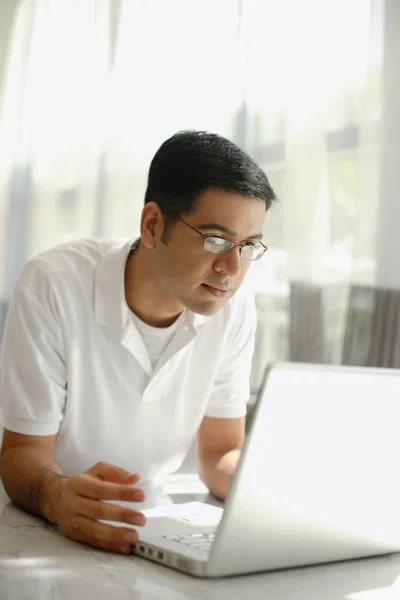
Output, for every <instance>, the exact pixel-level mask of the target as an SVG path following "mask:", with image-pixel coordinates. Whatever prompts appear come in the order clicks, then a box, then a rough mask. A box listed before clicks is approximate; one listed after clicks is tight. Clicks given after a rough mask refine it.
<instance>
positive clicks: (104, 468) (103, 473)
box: [86, 462, 140, 485]
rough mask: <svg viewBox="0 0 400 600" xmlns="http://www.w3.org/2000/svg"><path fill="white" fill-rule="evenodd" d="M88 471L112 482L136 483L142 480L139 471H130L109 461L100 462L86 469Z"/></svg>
mask: <svg viewBox="0 0 400 600" xmlns="http://www.w3.org/2000/svg"><path fill="white" fill-rule="evenodd" d="M86 473H87V474H90V475H94V476H95V477H99V478H100V479H103V480H104V481H110V482H112V483H125V484H128V485H135V484H136V483H139V481H140V475H139V474H138V473H129V471H126V470H125V469H121V467H117V466H116V465H112V464H110V463H107V462H98V463H97V464H95V465H94V467H92V468H91V469H89V470H88V471H86Z"/></svg>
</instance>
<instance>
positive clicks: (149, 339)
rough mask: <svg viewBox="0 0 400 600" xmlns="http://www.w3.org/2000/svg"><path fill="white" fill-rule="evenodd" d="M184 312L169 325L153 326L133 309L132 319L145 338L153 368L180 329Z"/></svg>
mask: <svg viewBox="0 0 400 600" xmlns="http://www.w3.org/2000/svg"><path fill="white" fill-rule="evenodd" d="M184 314H185V311H183V312H182V313H181V314H180V315H179V317H178V318H177V320H176V321H175V322H174V323H172V325H170V326H169V327H152V326H151V325H148V324H147V323H145V322H144V321H142V320H141V319H139V317H138V316H137V315H135V314H134V313H133V312H132V311H131V317H132V321H133V323H134V325H135V326H136V328H137V330H138V331H139V333H140V335H141V336H142V338H143V341H144V344H145V346H146V348H147V352H148V353H149V358H150V362H151V364H152V366H153V369H154V368H155V366H156V365H157V363H158V361H159V359H160V358H161V355H162V354H163V352H164V350H166V348H167V346H168V344H169V342H170V341H171V340H172V338H173V336H174V335H175V333H176V331H177V330H178V329H179V327H180V325H181V323H182V320H183V317H184Z"/></svg>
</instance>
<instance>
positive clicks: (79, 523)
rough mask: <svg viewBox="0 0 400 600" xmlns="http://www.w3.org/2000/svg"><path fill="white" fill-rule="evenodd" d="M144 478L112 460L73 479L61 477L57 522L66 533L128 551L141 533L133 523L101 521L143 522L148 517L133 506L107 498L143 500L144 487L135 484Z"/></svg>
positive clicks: (135, 523) (72, 536)
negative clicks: (129, 471) (139, 487)
mask: <svg viewBox="0 0 400 600" xmlns="http://www.w3.org/2000/svg"><path fill="white" fill-rule="evenodd" d="M139 481H140V476H139V475H133V474H131V473H128V472H127V471H124V470H123V469H120V468H119V467H116V466H114V465H110V464H108V463H103V462H100V463H98V464H96V465H95V466H94V467H92V468H91V469H89V470H88V471H86V472H85V473H82V474H81V475H74V476H73V477H71V478H70V479H60V485H61V493H60V503H59V509H58V511H57V514H56V519H55V520H56V523H57V525H59V527H60V529H61V531H62V532H63V534H64V535H65V536H66V537H69V538H72V539H74V540H77V541H79V542H84V543H86V544H90V545H91V546H96V547H98V548H103V549H105V550H114V551H117V552H123V553H127V552H129V551H130V545H131V544H135V543H136V542H137V541H138V539H139V535H138V532H137V531H136V530H135V529H132V528H131V527H130V528H128V527H123V526H121V527H118V526H114V525H111V524H108V523H102V522H101V521H117V522H119V523H121V524H122V523H129V524H130V525H136V526H143V525H144V524H145V522H146V517H145V515H144V514H143V513H141V512H139V511H137V510H134V509H133V508H124V507H122V506H118V505H117V504H112V503H109V502H104V501H105V500H123V501H125V502H143V500H144V499H145V494H144V492H143V490H139V489H137V488H136V487H134V486H135V485H136V484H137V483H138V482H139Z"/></svg>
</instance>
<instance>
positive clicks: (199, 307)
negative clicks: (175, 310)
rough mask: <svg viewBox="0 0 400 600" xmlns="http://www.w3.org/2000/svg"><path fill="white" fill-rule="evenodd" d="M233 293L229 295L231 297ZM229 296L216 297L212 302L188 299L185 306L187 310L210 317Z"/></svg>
mask: <svg viewBox="0 0 400 600" xmlns="http://www.w3.org/2000/svg"><path fill="white" fill-rule="evenodd" d="M232 295H233V294H231V295H230V296H229V298H231V297H232ZM229 298H223V299H222V298H216V299H215V300H213V301H212V302H204V301H203V302H199V301H197V302H194V301H188V302H187V303H185V306H186V308H187V309H188V310H190V311H191V312H193V313H196V314H197V315H203V316H204V317H212V316H213V315H215V314H217V312H219V311H220V310H221V308H222V307H223V306H224V305H225V304H226V303H227V301H228V299H229Z"/></svg>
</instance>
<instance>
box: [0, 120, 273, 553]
mask: <svg viewBox="0 0 400 600" xmlns="http://www.w3.org/2000/svg"><path fill="white" fill-rule="evenodd" d="M273 199H274V193H273V190H272V189H271V187H270V185H269V183H268V180H267V178H266V176H265V174H264V173H263V172H262V171H261V169H260V168H259V167H258V166H257V165H256V163H255V162H254V161H253V160H252V159H251V158H250V157H249V156H248V155H247V154H245V153H244V152H242V151H241V150H240V149H239V148H238V147H237V146H235V145H234V144H233V143H232V142H230V141H228V140H227V139H225V138H223V137H221V136H218V135H215V134H210V133H207V132H195V131H188V132H180V133H178V134H176V135H174V136H173V137H172V138H170V139H169V140H167V141H166V142H164V144H163V145H162V146H161V148H160V149H159V150H158V152H157V153H156V155H155V156H154V158H153V161H152V163H151V166H150V171H149V178H148V187H147V191H146V196H145V206H144V209H143V212H142V217H141V228H140V239H139V240H130V241H128V243H121V242H118V241H115V240H104V239H103V240H83V241H82V240H80V241H75V242H71V243H67V244H64V245H62V246H59V247H56V248H53V249H51V250H48V251H47V252H44V253H43V254H41V255H40V256H38V257H36V258H34V259H33V260H31V261H30V262H29V263H28V264H27V265H26V266H25V268H24V269H23V272H22V274H21V276H20V278H19V281H18V282H17V285H16V288H15V291H14V295H13V299H12V302H11V305H10V309H9V313H8V317H7V322H6V326H5V331H4V338H3V343H2V349H1V363H0V369H1V371H0V372H1V388H0V400H1V407H2V419H3V423H2V424H3V426H4V438H3V445H2V449H1V455H0V476H1V477H2V480H3V483H4V486H5V489H6V491H7V492H8V494H9V496H10V498H11V499H12V500H13V501H14V502H15V503H16V504H17V505H19V506H21V507H22V508H24V509H25V510H27V511H29V512H32V513H34V514H37V515H40V516H42V517H44V518H46V519H47V520H49V521H51V522H53V523H56V524H58V525H59V527H60V529H61V531H62V532H63V533H64V534H65V535H66V536H68V537H70V538H72V539H75V540H78V541H81V542H85V543H88V544H91V545H94V546H97V547H100V548H104V549H108V550H114V551H119V552H128V551H129V548H130V544H131V543H135V542H136V541H137V539H138V532H137V530H136V529H134V528H132V527H127V526H123V525H122V524H125V525H126V524H129V525H132V524H133V525H136V526H142V525H144V523H145V518H144V515H143V514H142V513H141V512H140V511H138V510H136V509H135V508H126V507H122V506H121V505H120V504H114V503H113V502H104V500H107V501H128V502H133V503H137V502H141V501H143V500H144V492H143V490H140V489H138V488H137V487H136V485H137V484H138V482H139V480H142V481H144V482H149V481H155V480H157V479H158V478H160V477H162V476H163V475H164V474H166V473H171V472H173V471H174V470H176V469H177V468H178V467H179V465H180V464H181V463H182V460H183V459H184V457H185V455H186V453H187V451H188V450H189V448H190V446H191V444H192V442H193V441H194V439H196V441H197V458H198V469H199V473H200V476H201V477H202V479H203V481H204V482H205V484H206V485H207V486H208V488H209V489H210V491H211V492H212V493H213V494H215V496H217V497H218V498H221V499H224V498H225V496H226V494H227V491H228V488H229V484H230V481H231V478H232V475H233V473H234V471H235V467H236V464H237V461H238V457H239V452H240V447H241V445H242V442H243V438H244V425H245V413H246V401H247V399H248V395H249V376H250V366H251V357H252V352H253V344H254V331H255V325H256V318H255V308H254V302H253V300H252V298H251V296H249V294H248V292H246V290H245V289H244V288H242V289H241V290H240V291H238V290H239V287H240V285H241V283H242V281H243V279H244V276H245V274H246V272H247V270H248V268H249V266H250V264H251V261H253V260H258V259H259V258H261V257H262V256H263V254H264V252H265V250H266V247H265V246H264V245H263V243H262V242H261V238H262V227H263V222H264V217H265V212H266V210H267V209H268V208H269V206H270V204H271V202H272V200H273ZM93 465H94V466H93ZM139 473H140V475H139ZM128 506H130V505H129V504H128ZM109 521H114V522H120V523H121V526H120V527H115V526H113V525H112V524H111V523H109Z"/></svg>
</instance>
